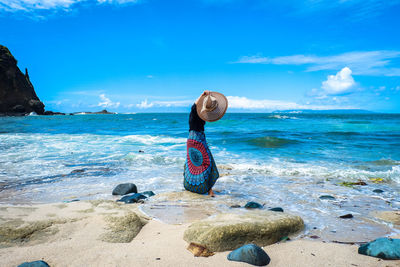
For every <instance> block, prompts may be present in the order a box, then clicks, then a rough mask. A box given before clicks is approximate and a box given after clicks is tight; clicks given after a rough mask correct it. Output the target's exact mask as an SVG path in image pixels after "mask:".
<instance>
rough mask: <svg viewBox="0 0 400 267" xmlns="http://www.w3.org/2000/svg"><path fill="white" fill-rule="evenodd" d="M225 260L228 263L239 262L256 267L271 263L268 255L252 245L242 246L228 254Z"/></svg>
mask: <svg viewBox="0 0 400 267" xmlns="http://www.w3.org/2000/svg"><path fill="white" fill-rule="evenodd" d="M227 258H228V260H230V261H241V262H246V263H249V264H252V265H256V266H265V265H268V264H269V262H270V261H271V259H270V257H269V256H268V254H267V253H266V252H265V251H264V250H263V249H262V248H260V247H259V246H257V245H254V244H248V245H244V246H242V247H240V248H238V249H235V250H234V251H232V252H231V253H229V254H228V257H227Z"/></svg>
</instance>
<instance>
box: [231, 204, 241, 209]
mask: <svg viewBox="0 0 400 267" xmlns="http://www.w3.org/2000/svg"><path fill="white" fill-rule="evenodd" d="M230 208H231V209H237V208H241V206H240V205H238V204H235V205H232V206H230Z"/></svg>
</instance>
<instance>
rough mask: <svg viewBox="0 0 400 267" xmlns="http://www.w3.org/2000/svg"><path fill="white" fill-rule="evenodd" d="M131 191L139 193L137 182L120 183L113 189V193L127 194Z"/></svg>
mask: <svg viewBox="0 0 400 267" xmlns="http://www.w3.org/2000/svg"><path fill="white" fill-rule="evenodd" d="M130 193H137V188H136V185H135V184H132V183H126V184H119V185H117V186H116V187H115V188H114V190H113V191H112V194H113V195H126V194H130Z"/></svg>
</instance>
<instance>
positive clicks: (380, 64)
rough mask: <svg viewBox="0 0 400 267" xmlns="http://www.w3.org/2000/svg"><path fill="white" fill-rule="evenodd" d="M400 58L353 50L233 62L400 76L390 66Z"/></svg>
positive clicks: (398, 53) (393, 53) (387, 53)
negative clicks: (323, 54) (302, 66)
mask: <svg viewBox="0 0 400 267" xmlns="http://www.w3.org/2000/svg"><path fill="white" fill-rule="evenodd" d="M396 58H400V51H388V50H377V51H353V52H348V53H343V54H338V55H333V56H315V55H293V56H282V57H263V56H260V55H255V56H244V57H240V58H239V60H237V61H236V62H233V63H246V64H274V65H307V66H308V67H307V71H319V70H337V69H341V68H343V67H345V66H347V67H349V68H351V69H352V70H353V73H354V74H357V75H377V76H379V75H383V76H400V68H393V67H392V68H391V67H389V65H390V64H391V60H392V59H396Z"/></svg>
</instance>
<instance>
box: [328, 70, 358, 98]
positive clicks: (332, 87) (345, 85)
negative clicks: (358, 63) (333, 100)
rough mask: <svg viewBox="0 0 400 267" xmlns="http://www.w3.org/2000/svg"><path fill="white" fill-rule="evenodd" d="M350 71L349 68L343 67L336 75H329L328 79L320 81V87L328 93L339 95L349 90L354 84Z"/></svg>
mask: <svg viewBox="0 0 400 267" xmlns="http://www.w3.org/2000/svg"><path fill="white" fill-rule="evenodd" d="M351 73H352V71H351V69H350V68H348V67H344V68H343V69H342V70H340V71H339V72H338V73H337V74H336V75H329V76H328V79H327V80H326V81H323V82H322V89H323V90H324V92H325V93H326V94H328V95H341V94H345V93H348V92H350V90H351V89H353V88H354V86H355V84H356V82H355V81H354V79H353V77H352V76H351Z"/></svg>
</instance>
